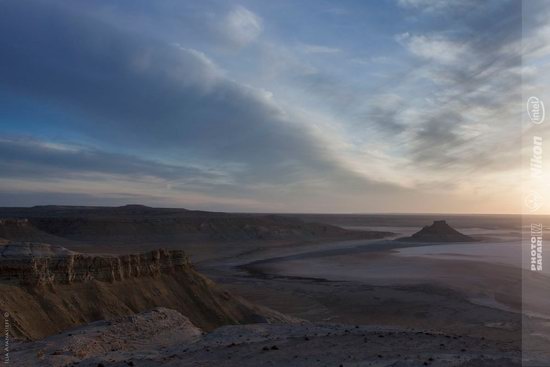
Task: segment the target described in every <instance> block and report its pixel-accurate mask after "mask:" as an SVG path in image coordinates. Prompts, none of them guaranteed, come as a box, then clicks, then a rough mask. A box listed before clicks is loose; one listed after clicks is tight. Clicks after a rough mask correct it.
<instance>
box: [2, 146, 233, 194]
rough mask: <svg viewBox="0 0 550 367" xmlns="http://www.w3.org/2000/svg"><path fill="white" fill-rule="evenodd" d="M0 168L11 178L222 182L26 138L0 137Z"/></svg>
mask: <svg viewBox="0 0 550 367" xmlns="http://www.w3.org/2000/svg"><path fill="white" fill-rule="evenodd" d="M0 170H1V171H2V173H3V175H4V177H11V178H15V177H18V178H32V177H40V178H41V179H52V178H54V179H55V178H60V177H73V178H75V177H83V176H86V175H91V174H105V175H119V176H124V177H131V178H134V179H141V178H144V177H155V178H158V179H163V180H178V181H193V182H202V183H208V182H217V181H219V182H223V179H224V177H223V175H222V174H220V173H219V172H216V171H214V170H207V169H200V168H196V167H191V166H182V165H170V164H165V163H162V162H158V161H153V160H147V159H142V158H139V157H136V156H133V155H129V154H120V153H112V152H106V151H101V150H98V149H93V148H88V147H82V146H76V145H67V144H54V143H49V142H46V141H41V140H36V139H29V138H12V139H6V138H0Z"/></svg>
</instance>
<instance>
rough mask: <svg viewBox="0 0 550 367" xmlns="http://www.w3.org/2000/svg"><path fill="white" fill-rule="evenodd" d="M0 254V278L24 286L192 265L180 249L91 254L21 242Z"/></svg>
mask: <svg viewBox="0 0 550 367" xmlns="http://www.w3.org/2000/svg"><path fill="white" fill-rule="evenodd" d="M0 256H1V258H0V279H1V280H3V281H11V282H14V283H18V284H20V285H26V286H39V285H54V284H71V283H74V282H86V281H91V280H97V281H102V282H113V281H122V280H125V279H128V278H139V277H144V276H152V277H158V276H160V274H163V273H164V274H174V273H176V272H183V271H185V270H186V269H191V267H192V266H191V263H190V262H189V258H188V257H187V256H186V255H185V254H184V252H183V251H180V250H164V249H158V250H154V251H150V252H147V253H143V254H135V255H134V254H133V255H120V256H113V255H91V254H81V253H77V252H73V251H69V250H67V249H65V248H63V247H61V246H55V245H48V244H41V243H30V242H25V243H8V244H6V245H4V246H2V247H1V248H0Z"/></svg>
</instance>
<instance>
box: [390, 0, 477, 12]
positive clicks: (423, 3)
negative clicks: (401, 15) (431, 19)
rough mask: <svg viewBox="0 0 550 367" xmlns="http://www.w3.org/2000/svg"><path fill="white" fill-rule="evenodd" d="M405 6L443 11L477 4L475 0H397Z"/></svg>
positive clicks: (429, 10)
mask: <svg viewBox="0 0 550 367" xmlns="http://www.w3.org/2000/svg"><path fill="white" fill-rule="evenodd" d="M397 3H398V4H399V6H402V7H403V8H408V9H410V8H413V9H421V10H422V11H425V12H442V11H446V10H449V9H455V10H456V9H464V8H468V7H471V6H472V5H474V4H475V1H474V0H397Z"/></svg>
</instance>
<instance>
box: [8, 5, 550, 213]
mask: <svg viewBox="0 0 550 367" xmlns="http://www.w3.org/2000/svg"><path fill="white" fill-rule="evenodd" d="M520 10H521V2H519V1H517V0H499V1H497V0H492V1H484V2H479V1H469V0H464V1H458V0H433V1H428V0H381V1H338V2H336V1H321V0H315V1H313V0H309V1H200V2H198V1H180V0H179V1H175V0H164V1H145V0H134V1H122V0H120V1H113V0H110V1H100V0H98V1H78V0H73V1H57V0H53V1H52V0H49V1H40V0H29V1H15V0H7V1H2V2H1V3H0V46H1V47H2V50H3V56H2V58H1V60H0V78H1V81H2V83H0V97H1V98H0V100H1V102H0V170H1V172H2V174H1V176H0V205H37V204H85V205H119V204H125V203H142V204H147V205H154V206H177V207H189V208H199V209H211V210H232V211H275V212H296V211H297V212H497V213H498V212H502V213H509V212H517V211H518V210H519V209H518V205H517V204H518V203H517V202H514V201H513V200H511V199H510V193H518V194H519V191H518V190H519V188H518V177H519V175H520V168H521V167H520V166H521V164H520V150H521V130H520V125H519V124H518V121H521V116H520V112H519V109H518V105H519V104H521V89H520V85H521V76H522V70H521V67H522V63H521V27H522V19H521V11H520ZM544 12H546V9H545V8H542V9H541V13H544ZM548 33H549V32H548V31H547V28H546V27H545V25H544V24H543V22H542V21H541V22H540V24H538V23H536V22H535V23H534V24H532V27H531V28H530V29H529V30H528V32H526V34H525V35H524V40H525V39H526V40H528V41H531V42H530V43H529V45H530V47H531V48H530V50H529V52H532V53H536V52H539V53H540V52H543V51H544V47H545V44H546V43H545V40H546V38H544V37H546V35H547V34H548ZM541 34H542V35H543V36H544V37H543V36H541ZM541 50H542V51H541ZM527 82H528V81H527ZM511 147H517V148H516V149H514V148H512V149H511Z"/></svg>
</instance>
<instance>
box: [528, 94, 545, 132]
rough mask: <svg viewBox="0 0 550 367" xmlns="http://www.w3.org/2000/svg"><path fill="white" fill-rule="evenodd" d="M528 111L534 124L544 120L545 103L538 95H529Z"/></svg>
mask: <svg viewBox="0 0 550 367" xmlns="http://www.w3.org/2000/svg"><path fill="white" fill-rule="evenodd" d="M527 113H528V114H529V119H531V122H532V123H534V124H537V125H539V124H542V123H543V122H544V103H542V101H541V100H540V99H539V98H538V97H529V99H528V100H527Z"/></svg>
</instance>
